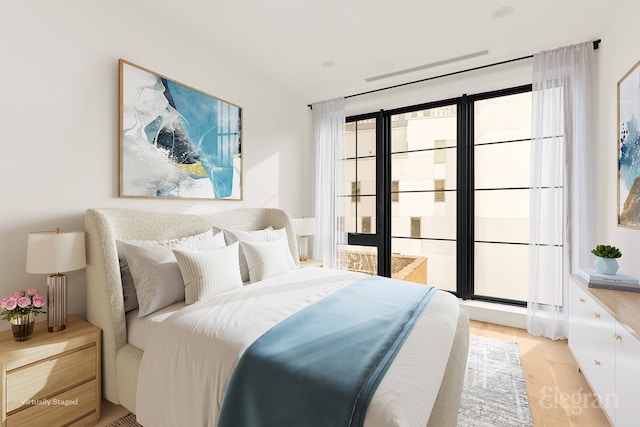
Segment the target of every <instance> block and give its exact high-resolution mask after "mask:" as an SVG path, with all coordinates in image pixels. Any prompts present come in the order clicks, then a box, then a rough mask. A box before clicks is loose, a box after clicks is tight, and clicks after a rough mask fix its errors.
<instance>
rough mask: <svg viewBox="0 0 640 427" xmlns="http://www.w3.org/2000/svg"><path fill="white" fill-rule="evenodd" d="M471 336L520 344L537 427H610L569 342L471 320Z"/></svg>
mask: <svg viewBox="0 0 640 427" xmlns="http://www.w3.org/2000/svg"><path fill="white" fill-rule="evenodd" d="M471 333H473V334H477V335H484V336H486V337H490V338H498V339H501V340H505V341H513V342H516V343H518V347H519V348H520V359H521V360H522V370H523V372H524V377H525V383H526V385H527V395H528V397H529V407H530V409H531V416H532V418H533V425H534V426H535V427H547V426H549V427H563V426H580V427H582V426H588V427H609V426H610V423H609V421H608V419H607V417H606V416H605V415H604V412H603V411H602V409H601V408H600V406H599V405H598V402H597V400H596V398H595V397H594V395H593V393H592V391H591V388H590V387H589V384H587V381H586V380H585V378H584V376H583V375H582V373H581V372H580V371H579V370H578V365H577V364H576V362H575V359H574V358H573V356H572V355H571V351H570V350H569V347H568V346H567V341H566V340H558V341H552V340H550V339H548V338H541V337H534V336H531V335H529V334H528V333H527V331H525V330H523V329H517V328H510V327H508V326H501V325H494V324H492V323H485V322H478V321H475V320H472V321H471Z"/></svg>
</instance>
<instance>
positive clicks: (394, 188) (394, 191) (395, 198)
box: [391, 181, 400, 202]
mask: <svg viewBox="0 0 640 427" xmlns="http://www.w3.org/2000/svg"><path fill="white" fill-rule="evenodd" d="M399 189H400V183H399V181H391V201H392V202H399V201H400V197H399V196H400V195H399V194H398V191H400V190H399Z"/></svg>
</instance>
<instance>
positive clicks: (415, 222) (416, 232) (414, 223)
mask: <svg viewBox="0 0 640 427" xmlns="http://www.w3.org/2000/svg"><path fill="white" fill-rule="evenodd" d="M421 228H422V218H420V217H419V216H413V217H411V237H416V238H419V237H422V233H421Z"/></svg>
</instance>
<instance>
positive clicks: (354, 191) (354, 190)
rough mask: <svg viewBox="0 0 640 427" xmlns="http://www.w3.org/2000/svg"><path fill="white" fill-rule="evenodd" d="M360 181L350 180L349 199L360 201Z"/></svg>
mask: <svg viewBox="0 0 640 427" xmlns="http://www.w3.org/2000/svg"><path fill="white" fill-rule="evenodd" d="M360 191H361V190H360V181H351V201H352V202H359V201H360Z"/></svg>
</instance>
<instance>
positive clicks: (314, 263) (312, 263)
mask: <svg viewBox="0 0 640 427" xmlns="http://www.w3.org/2000/svg"><path fill="white" fill-rule="evenodd" d="M307 267H322V261H320V260H319V259H311V258H307V259H306V260H305V261H300V268H307Z"/></svg>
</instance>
